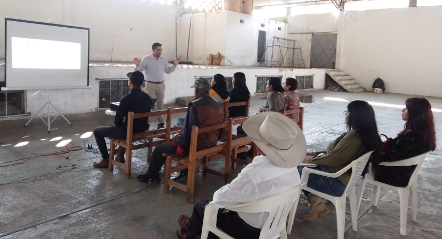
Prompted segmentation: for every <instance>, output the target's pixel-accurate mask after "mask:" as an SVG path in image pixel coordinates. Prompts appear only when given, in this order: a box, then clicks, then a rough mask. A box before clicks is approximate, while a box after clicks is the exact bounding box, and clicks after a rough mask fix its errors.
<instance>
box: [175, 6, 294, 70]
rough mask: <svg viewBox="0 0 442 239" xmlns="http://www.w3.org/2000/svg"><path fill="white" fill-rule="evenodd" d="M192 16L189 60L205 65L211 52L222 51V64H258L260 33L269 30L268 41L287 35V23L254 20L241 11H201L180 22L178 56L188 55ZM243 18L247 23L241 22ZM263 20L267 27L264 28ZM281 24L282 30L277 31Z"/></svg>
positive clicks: (184, 16) (181, 19)
mask: <svg viewBox="0 0 442 239" xmlns="http://www.w3.org/2000/svg"><path fill="white" fill-rule="evenodd" d="M190 19H192V28H191V31H190V42H189V59H188V60H189V61H191V62H193V63H194V64H206V63H207V62H208V56H209V54H216V53H217V52H220V53H221V54H222V55H223V56H224V59H223V61H222V62H221V64H222V65H234V66H254V65H257V63H258V62H257V54H258V32H259V31H260V30H262V31H266V32H267V41H268V40H269V39H270V38H271V37H273V36H277V37H282V38H286V37H287V31H286V28H287V24H285V23H283V22H276V21H263V20H259V19H254V18H253V17H251V16H249V15H245V14H242V13H237V12H231V11H223V12H221V13H208V14H206V13H199V14H193V15H192V14H185V15H182V16H181V17H180V19H179V21H178V25H179V32H178V36H179V37H178V55H179V57H181V59H186V58H187V44H188V36H189V26H190V24H189V22H190ZM240 20H244V23H240ZM261 23H264V24H265V27H261ZM278 27H281V30H278Z"/></svg>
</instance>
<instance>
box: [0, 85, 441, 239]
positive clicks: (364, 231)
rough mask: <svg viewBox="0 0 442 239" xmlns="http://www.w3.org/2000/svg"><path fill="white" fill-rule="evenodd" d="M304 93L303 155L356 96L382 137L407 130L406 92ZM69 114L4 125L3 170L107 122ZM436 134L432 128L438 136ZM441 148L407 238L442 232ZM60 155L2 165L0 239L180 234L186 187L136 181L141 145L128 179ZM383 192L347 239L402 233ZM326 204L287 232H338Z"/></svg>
mask: <svg viewBox="0 0 442 239" xmlns="http://www.w3.org/2000/svg"><path fill="white" fill-rule="evenodd" d="M306 93H307V94H311V95H313V102H314V103H311V104H303V106H304V107H305V125H304V133H305V137H306V139H307V144H308V150H309V151H314V150H322V149H324V148H325V147H326V145H327V144H328V143H329V142H330V141H331V140H333V139H335V138H336V137H337V136H339V135H340V134H341V133H343V132H344V131H345V128H344V123H343V122H344V117H343V114H342V112H343V111H344V110H346V105H347V104H348V102H349V101H352V100H355V99H362V100H367V101H369V102H372V104H373V105H374V108H375V111H376V115H377V121H378V127H379V131H380V133H384V134H386V135H388V136H390V137H394V136H395V135H396V134H397V133H398V132H399V131H400V130H401V129H402V128H403V125H404V122H403V121H402V120H401V109H402V108H403V107H404V101H405V99H406V98H408V97H410V96H408V95H397V94H373V93H358V94H352V93H337V92H326V91H311V92H306ZM429 100H430V102H431V103H432V106H433V107H434V108H435V109H436V110H435V111H436V112H435V113H434V115H435V119H436V125H440V123H441V121H442V99H440V98H429ZM263 104H264V100H263V99H262V97H260V96H257V97H254V100H253V101H252V109H251V113H253V114H254V113H255V111H257V109H258V108H259V107H260V106H261V105H263ZM68 119H69V120H70V121H71V122H72V123H73V125H72V126H69V125H68V124H67V123H66V122H65V121H64V120H62V119H57V120H56V121H55V122H54V125H53V131H52V132H51V133H50V134H48V133H47V130H46V126H45V125H44V124H43V123H41V122H40V120H39V119H36V120H34V121H33V122H31V124H30V125H29V126H28V127H27V128H23V124H24V123H25V122H26V120H22V119H18V120H6V121H5V120H3V121H0V132H1V133H0V166H1V165H6V164H13V163H20V162H24V160H20V159H23V158H27V157H28V156H29V155H30V154H31V153H38V154H45V153H55V152H61V151H62V150H66V149H65V147H60V143H61V142H62V141H63V140H71V143H72V144H73V145H75V146H84V145H87V144H91V143H93V142H94V138H93V135H90V133H89V134H88V133H87V132H91V131H93V129H94V128H95V127H96V126H99V125H110V124H112V122H113V118H112V117H110V116H106V115H104V112H95V113H89V114H81V115H70V116H68ZM441 132H442V131H441V129H440V128H439V127H437V136H440V135H441ZM438 138H439V137H438ZM26 142H27V143H26ZM64 142H66V141H64ZM20 143H21V144H20ZM20 145H22V146H20ZM57 145H58V147H57ZM441 146H442V140H438V142H437V149H436V150H435V151H434V152H431V153H429V154H428V156H427V158H426V161H425V163H424V165H423V167H422V169H421V171H420V173H419V188H418V199H419V201H418V222H417V223H415V222H412V221H411V213H409V216H408V218H409V222H408V229H407V237H408V238H418V237H419V238H442V199H441V192H442V178H441V176H440V175H441V174H440V171H441V170H442V161H440V158H441V148H442V147H441ZM63 156H69V158H66V157H62V156H45V157H31V158H30V159H29V160H28V161H26V162H25V163H23V164H20V165H17V166H10V167H1V168H0V197H1V200H0V237H1V238H176V236H175V230H176V229H177V227H178V224H177V218H178V216H179V215H181V214H187V215H190V214H191V212H192V205H191V204H188V203H186V200H185V194H184V193H183V192H181V191H178V190H176V189H172V190H171V193H170V194H164V193H163V192H162V191H163V188H162V186H161V185H149V184H148V185H146V184H142V183H139V182H138V181H137V180H136V177H135V176H136V175H138V174H141V173H144V172H145V171H146V169H147V164H146V150H145V149H142V150H138V151H135V152H134V159H133V166H132V173H133V176H132V178H131V179H125V177H124V173H123V171H122V170H119V169H116V170H114V172H113V173H110V172H109V171H108V170H107V169H95V168H92V166H91V165H92V163H93V162H95V161H98V160H99V154H98V153H97V152H96V151H94V150H90V151H88V152H87V151H85V150H80V151H73V152H69V153H67V154H64V155H63ZM8 162H9V163H8ZM222 165H223V162H221V161H218V162H214V163H213V167H214V168H218V169H219V170H222ZM238 172H239V170H236V171H235V173H234V174H237V173H238ZM222 181H223V180H221V179H220V178H217V177H214V176H210V175H209V177H208V180H207V181H204V182H203V181H202V180H201V172H200V171H199V173H198V176H197V179H196V190H195V200H200V199H210V198H211V197H212V195H213V192H215V191H216V190H217V189H218V188H219V187H221V186H222V185H223V182H222ZM369 192H371V188H367V191H366V192H365V195H366V196H368V195H369V194H368V193H369ZM381 195H382V197H381V199H380V203H379V207H378V208H371V207H370V206H369V203H368V202H364V201H363V202H362V205H361V210H360V211H359V217H360V220H359V223H358V231H357V232H354V231H352V230H351V229H350V223H349V221H348V220H349V213H348V212H349V207H348V206H347V232H346V235H345V237H346V238H402V237H401V236H400V234H399V198H398V195H396V194H395V193H392V192H385V191H382V192H381ZM327 206H328V207H329V208H330V214H329V215H328V216H326V217H324V218H321V219H319V220H317V221H315V222H302V221H300V220H299V219H296V220H295V222H294V225H293V231H292V234H291V235H289V238H292V239H293V238H336V214H335V209H334V207H333V205H332V204H331V203H329V202H328V203H327ZM306 210H307V204H306V199H305V198H304V197H302V198H301V202H300V204H299V206H298V213H303V212H305V211H306Z"/></svg>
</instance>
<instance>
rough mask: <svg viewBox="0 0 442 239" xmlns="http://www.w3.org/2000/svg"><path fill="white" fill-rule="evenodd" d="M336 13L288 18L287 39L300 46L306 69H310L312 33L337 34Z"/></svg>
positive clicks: (337, 18)
mask: <svg viewBox="0 0 442 239" xmlns="http://www.w3.org/2000/svg"><path fill="white" fill-rule="evenodd" d="M337 14H338V13H336V12H333V13H320V14H303V15H293V16H288V17H287V20H288V30H287V38H289V39H293V40H297V41H298V42H299V43H300V45H301V51H302V57H303V59H304V65H305V67H306V68H310V58H311V50H312V35H313V33H323V32H338V20H339V17H338V15H337Z"/></svg>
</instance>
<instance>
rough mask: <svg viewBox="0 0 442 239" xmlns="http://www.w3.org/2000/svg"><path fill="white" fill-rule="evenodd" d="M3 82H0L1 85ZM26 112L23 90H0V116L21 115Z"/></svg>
mask: <svg viewBox="0 0 442 239" xmlns="http://www.w3.org/2000/svg"><path fill="white" fill-rule="evenodd" d="M3 85H4V82H0V87H3ZM25 113H26V101H25V91H23V90H14V91H0V116H10V115H21V114H25Z"/></svg>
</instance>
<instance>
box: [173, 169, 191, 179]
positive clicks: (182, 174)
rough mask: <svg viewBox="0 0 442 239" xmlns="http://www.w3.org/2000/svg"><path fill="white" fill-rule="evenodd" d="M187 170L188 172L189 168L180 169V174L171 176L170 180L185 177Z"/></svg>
mask: <svg viewBox="0 0 442 239" xmlns="http://www.w3.org/2000/svg"><path fill="white" fill-rule="evenodd" d="M188 172H189V170H187V169H184V170H181V171H180V174H179V175H178V176H176V177H175V178H172V181H177V180H180V179H182V178H184V177H186V176H187V173H188Z"/></svg>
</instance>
